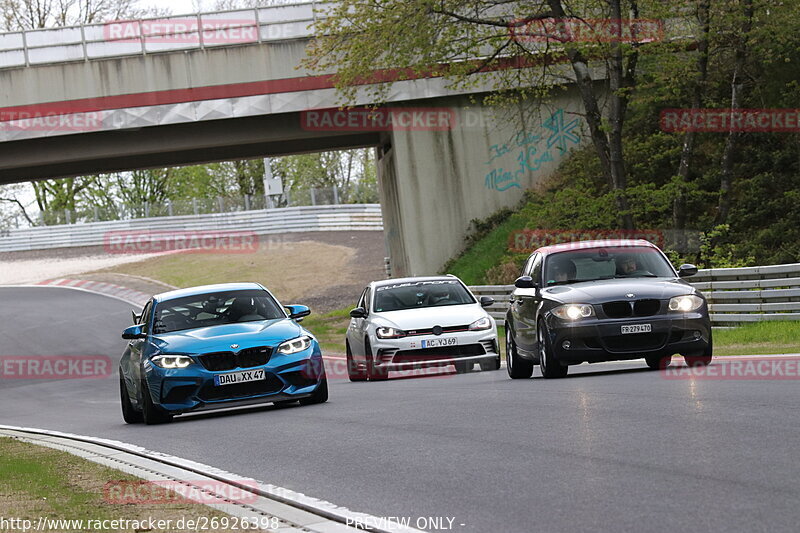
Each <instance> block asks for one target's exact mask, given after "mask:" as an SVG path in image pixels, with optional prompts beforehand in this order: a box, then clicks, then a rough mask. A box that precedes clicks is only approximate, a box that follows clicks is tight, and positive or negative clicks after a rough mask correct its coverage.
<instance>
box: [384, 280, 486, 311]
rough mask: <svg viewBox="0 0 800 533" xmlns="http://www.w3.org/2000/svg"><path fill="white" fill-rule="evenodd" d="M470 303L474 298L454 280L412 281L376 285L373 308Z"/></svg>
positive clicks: (404, 307)
mask: <svg viewBox="0 0 800 533" xmlns="http://www.w3.org/2000/svg"><path fill="white" fill-rule="evenodd" d="M471 303H475V299H474V298H473V297H472V295H471V294H470V293H469V291H467V289H466V288H465V287H464V286H463V285H462V284H461V283H459V282H458V281H456V280H438V281H413V282H405V283H397V284H393V285H383V286H380V287H377V288H376V289H375V307H374V308H375V311H376V312H378V313H382V312H385V311H402V310H404V309H419V308H422V307H441V306H445V305H463V304H471Z"/></svg>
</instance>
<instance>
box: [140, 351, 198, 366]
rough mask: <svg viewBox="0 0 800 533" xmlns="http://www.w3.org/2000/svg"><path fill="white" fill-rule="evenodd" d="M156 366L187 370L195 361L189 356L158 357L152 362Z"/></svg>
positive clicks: (165, 355) (164, 355) (167, 355)
mask: <svg viewBox="0 0 800 533" xmlns="http://www.w3.org/2000/svg"><path fill="white" fill-rule="evenodd" d="M150 361H151V362H152V363H153V364H154V365H156V366H158V367H161V368H186V367H187V366H189V365H191V364H192V363H194V359H192V358H191V357H189V356H188V355H170V354H163V355H157V356H155V357H153V358H152V359H151V360H150Z"/></svg>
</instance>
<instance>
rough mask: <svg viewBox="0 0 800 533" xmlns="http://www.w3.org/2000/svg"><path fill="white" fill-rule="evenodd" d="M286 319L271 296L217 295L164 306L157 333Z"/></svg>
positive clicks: (258, 293) (260, 292)
mask: <svg viewBox="0 0 800 533" xmlns="http://www.w3.org/2000/svg"><path fill="white" fill-rule="evenodd" d="M276 318H286V314H285V313H284V312H283V310H282V309H281V308H280V306H279V305H278V303H277V302H276V301H275V300H274V299H273V298H272V297H271V296H270V295H269V293H268V292H266V291H263V290H259V289H249V290H240V291H225V292H213V293H207V294H199V295H195V296H186V297H183V298H175V299H174V300H167V301H165V302H160V303H159V304H158V305H157V306H156V317H155V322H154V324H153V333H155V334H156V335H158V334H163V333H170V332H173V331H183V330H187V329H195V328H206V327H210V326H220V325H223V324H232V323H236V322H254V321H258V320H271V319H276Z"/></svg>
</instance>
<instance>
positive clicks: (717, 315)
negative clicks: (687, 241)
mask: <svg viewBox="0 0 800 533" xmlns="http://www.w3.org/2000/svg"><path fill="white" fill-rule="evenodd" d="M687 281H689V282H690V283H691V284H692V285H693V286H694V287H696V288H697V289H699V290H701V291H702V292H703V294H704V295H705V296H706V298H707V299H708V302H709V307H710V311H711V322H712V323H713V324H714V325H715V326H726V325H733V324H741V323H745V322H761V321H768V320H769V321H773V320H800V263H792V264H787V265H770V266H757V267H745V268H710V269H703V270H700V271H698V273H697V275H695V276H692V277H691V278H687ZM470 289H471V290H472V292H473V293H474V294H475V295H476V296H478V297H480V296H491V297H492V298H494V299H495V304H494V305H493V306H492V307H490V308H489V313H490V314H491V315H492V316H493V317H494V318H495V319H496V320H497V324H498V325H504V324H505V316H506V312H507V310H508V300H509V294H511V291H513V290H514V286H513V285H477V286H473V287H470Z"/></svg>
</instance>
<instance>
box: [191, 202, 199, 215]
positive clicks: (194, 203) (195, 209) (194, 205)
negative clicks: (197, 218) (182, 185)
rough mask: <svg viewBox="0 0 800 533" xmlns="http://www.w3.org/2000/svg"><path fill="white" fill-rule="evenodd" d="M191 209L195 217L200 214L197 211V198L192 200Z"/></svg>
mask: <svg viewBox="0 0 800 533" xmlns="http://www.w3.org/2000/svg"><path fill="white" fill-rule="evenodd" d="M192 208H193V209H194V214H195V215H198V214H200V212H199V211H198V210H197V198H192Z"/></svg>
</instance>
